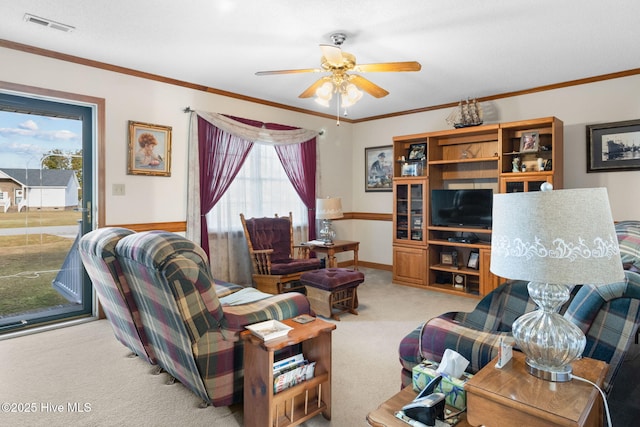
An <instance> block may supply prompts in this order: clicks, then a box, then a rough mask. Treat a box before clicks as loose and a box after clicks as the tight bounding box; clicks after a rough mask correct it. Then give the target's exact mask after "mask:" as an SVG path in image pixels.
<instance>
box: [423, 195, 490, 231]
mask: <svg viewBox="0 0 640 427" xmlns="http://www.w3.org/2000/svg"><path fill="white" fill-rule="evenodd" d="M492 210H493V190H491V189H464V190H431V224H433V225H436V226H445V227H473V228H491V220H492Z"/></svg>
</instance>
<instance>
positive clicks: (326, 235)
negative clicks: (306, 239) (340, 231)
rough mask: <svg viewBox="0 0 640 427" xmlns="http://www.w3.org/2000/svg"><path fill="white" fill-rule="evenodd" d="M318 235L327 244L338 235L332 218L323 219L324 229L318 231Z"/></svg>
mask: <svg viewBox="0 0 640 427" xmlns="http://www.w3.org/2000/svg"><path fill="white" fill-rule="evenodd" d="M318 237H319V238H320V240H322V242H323V243H324V244H325V245H329V244H331V243H333V239H334V237H336V232H335V231H333V228H332V226H331V220H330V219H323V220H322V229H321V230H320V231H319V232H318Z"/></svg>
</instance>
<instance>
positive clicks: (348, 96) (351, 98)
mask: <svg viewBox="0 0 640 427" xmlns="http://www.w3.org/2000/svg"><path fill="white" fill-rule="evenodd" d="M341 98H342V108H347V107H351V106H352V105H354V104H355V103H356V102H358V101H360V99H361V98H362V91H361V90H359V89H358V88H357V87H356V85H354V84H353V83H349V84H348V85H346V86H345V87H344V89H343V90H342V97H341Z"/></svg>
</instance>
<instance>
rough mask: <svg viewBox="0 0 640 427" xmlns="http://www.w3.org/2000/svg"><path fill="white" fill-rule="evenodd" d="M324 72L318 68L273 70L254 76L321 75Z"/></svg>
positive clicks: (257, 73)
mask: <svg viewBox="0 0 640 427" xmlns="http://www.w3.org/2000/svg"><path fill="white" fill-rule="evenodd" d="M323 72H325V70H321V69H319V68H303V69H300V70H273V71H258V72H256V76H270V75H273V74H297V73H323Z"/></svg>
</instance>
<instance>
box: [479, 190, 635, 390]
mask: <svg viewBox="0 0 640 427" xmlns="http://www.w3.org/2000/svg"><path fill="white" fill-rule="evenodd" d="M545 184H546V183H545ZM545 184H543V186H542V187H543V191H534V192H526V193H509V194H495V195H494V198H493V227H492V237H491V267H490V270H491V272H492V273H493V274H495V275H497V276H500V277H504V278H507V279H516V280H526V281H529V284H528V286H527V289H528V290H529V296H530V297H531V299H533V301H534V302H535V303H536V304H537V305H538V308H537V309H536V310H534V311H532V312H529V313H526V314H524V315H522V316H520V317H519V318H518V319H516V320H515V322H514V323H513V327H512V332H513V338H514V339H515V342H516V345H517V346H518V347H519V348H520V350H522V352H523V353H524V354H525V355H526V364H527V366H528V371H529V372H530V373H531V374H532V375H534V376H536V377H539V378H543V379H545V380H548V381H557V382H563V381H569V380H570V379H571V362H573V361H574V360H576V359H578V358H580V357H581V355H582V352H583V351H584V347H585V343H586V338H585V336H584V333H583V332H582V331H581V330H580V328H578V327H577V326H576V325H574V324H573V323H571V322H570V321H569V320H567V319H565V318H564V317H563V316H562V315H560V314H559V313H558V311H559V309H560V307H561V306H562V304H564V303H565V302H566V301H568V299H569V297H570V292H571V289H572V288H573V286H574V285H577V284H592V285H602V284H608V283H614V282H618V281H622V280H624V273H623V269H622V261H621V259H620V249H619V247H618V240H617V237H616V233H615V228H614V224H613V219H612V216H611V209H610V207H609V199H608V195H607V190H606V189H605V188H584V189H572V190H556V191H551V190H550V187H551V185H550V184H546V185H545ZM545 190H546V191H545Z"/></svg>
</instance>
